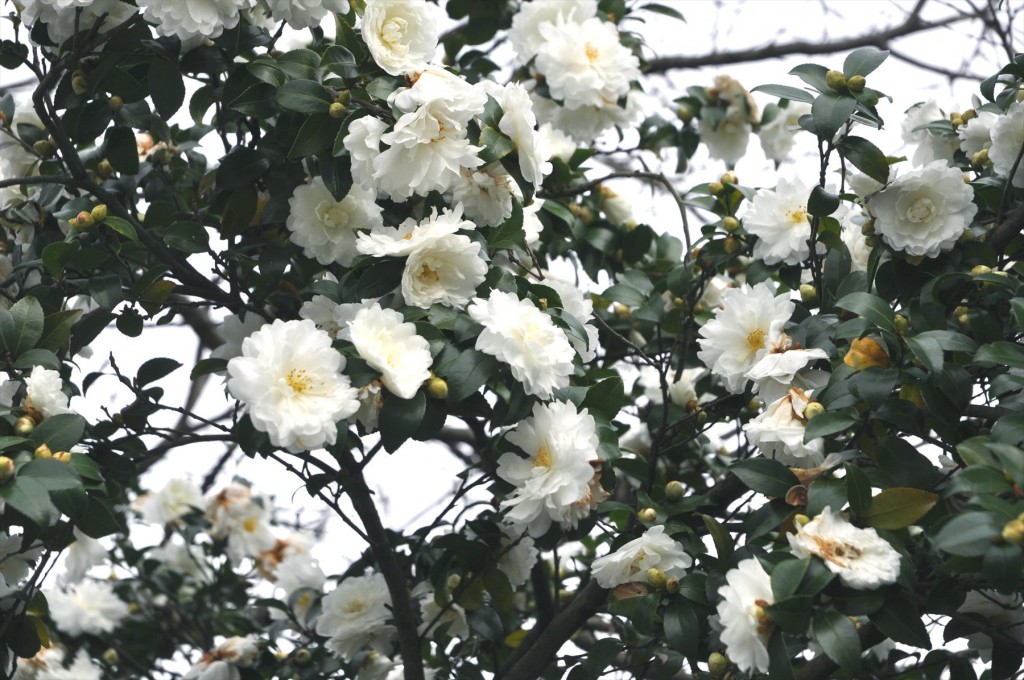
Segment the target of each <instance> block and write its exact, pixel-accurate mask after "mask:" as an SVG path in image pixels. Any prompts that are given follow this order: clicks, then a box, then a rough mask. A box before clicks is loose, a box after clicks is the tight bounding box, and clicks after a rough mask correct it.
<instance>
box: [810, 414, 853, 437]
mask: <svg viewBox="0 0 1024 680" xmlns="http://www.w3.org/2000/svg"><path fill="white" fill-rule="evenodd" d="M857 422H858V419H857V418H856V417H854V416H852V415H850V414H849V413H845V412H843V411H825V412H824V413H819V414H818V415H816V416H814V417H813V418H811V419H810V420H808V421H807V428H806V429H805V430H804V442H809V441H812V440H814V439H818V438H819V437H827V436H829V435H833V434H836V433H839V432H845V431H846V430H848V429H850V428H851V427H853V426H854V425H856V424H857Z"/></svg>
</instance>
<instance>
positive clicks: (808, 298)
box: [800, 283, 818, 303]
mask: <svg viewBox="0 0 1024 680" xmlns="http://www.w3.org/2000/svg"><path fill="white" fill-rule="evenodd" d="M800 299H801V300H803V301H804V302H807V303H811V302H814V301H815V300H817V299H818V289H817V288H815V287H814V285H813V284H810V283H801V284H800Z"/></svg>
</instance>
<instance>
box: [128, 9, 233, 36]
mask: <svg viewBox="0 0 1024 680" xmlns="http://www.w3.org/2000/svg"><path fill="white" fill-rule="evenodd" d="M138 5H139V9H143V10H145V12H144V13H143V15H142V17H143V18H144V19H145V20H146V21H148V22H150V23H151V24H155V25H156V32H157V33H159V34H160V35H167V36H171V35H174V36H177V37H178V38H179V39H180V40H181V41H182V42H186V41H188V40H190V39H193V38H198V37H206V38H216V37H218V36H219V35H220V34H221V33H223V32H224V30H225V29H228V28H234V27H235V26H237V25H238V20H239V19H240V18H241V11H242V9H243V8H245V7H248V2H245V0H189V1H188V2H174V1H172V2H168V0H138Z"/></svg>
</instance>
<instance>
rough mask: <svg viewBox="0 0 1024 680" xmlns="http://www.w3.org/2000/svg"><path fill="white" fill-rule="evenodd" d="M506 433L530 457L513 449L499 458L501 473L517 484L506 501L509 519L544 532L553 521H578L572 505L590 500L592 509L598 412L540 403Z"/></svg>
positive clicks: (533, 532) (534, 533) (535, 532)
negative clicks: (527, 416) (595, 416)
mask: <svg viewBox="0 0 1024 680" xmlns="http://www.w3.org/2000/svg"><path fill="white" fill-rule="evenodd" d="M506 438H507V439H508V441H509V442H510V443H511V444H513V445H514V446H516V447H518V448H519V449H520V450H521V451H523V452H525V453H526V454H527V455H528V456H529V457H528V458H523V457H522V456H520V455H519V454H517V453H511V452H510V453H504V454H502V456H501V457H500V458H499V459H498V471H497V474H498V476H499V477H501V478H502V479H504V480H505V481H506V482H508V483H509V484H512V485H513V486H514V487H515V491H514V492H513V494H512V496H511V497H509V498H506V499H505V500H504V501H502V503H501V507H502V508H503V509H508V515H507V518H508V520H509V521H510V522H512V523H514V524H515V525H518V526H527V527H528V528H529V531H530V534H531V535H532V536H542V535H543V534H544V533H545V532H546V531H547V530H548V528H549V527H550V526H551V523H552V522H553V521H554V522H559V523H561V524H562V525H563V526H575V522H574V521H572V520H573V519H576V518H574V517H573V516H572V515H571V513H570V509H571V508H572V506H573V505H575V504H577V503H579V502H580V501H582V500H586V504H587V506H588V511H589V505H590V495H591V491H590V483H591V481H592V480H593V479H594V468H593V466H592V465H591V461H593V460H595V459H596V458H597V446H598V439H597V425H596V423H595V422H594V418H593V416H591V415H590V413H588V412H587V409H583V410H582V411H577V410H576V407H575V406H574V405H572V404H571V403H568V402H562V401H554V402H551V403H548V404H534V407H533V415H532V416H531V417H529V418H526V419H524V420H522V421H520V422H519V424H518V425H516V426H515V427H514V428H512V430H510V431H509V433H508V434H507V435H506Z"/></svg>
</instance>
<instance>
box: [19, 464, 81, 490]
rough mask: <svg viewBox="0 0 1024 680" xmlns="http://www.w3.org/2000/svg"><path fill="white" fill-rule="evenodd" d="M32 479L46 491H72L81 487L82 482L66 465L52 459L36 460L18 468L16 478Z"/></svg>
mask: <svg viewBox="0 0 1024 680" xmlns="http://www.w3.org/2000/svg"><path fill="white" fill-rule="evenodd" d="M22 477H32V478H33V479H36V480H38V481H39V483H40V484H42V485H43V487H44V488H45V489H46V490H47V491H57V490H59V489H73V488H77V487H81V486H82V480H81V479H79V478H78V475H77V474H75V471H74V470H72V469H71V466H70V465H68V464H67V463H62V462H60V461H59V460H54V459H53V458H36V459H34V460H30V461H29V462H27V463H25V464H24V465H22V466H21V467H20V468H18V478H19V479H21V478H22Z"/></svg>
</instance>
